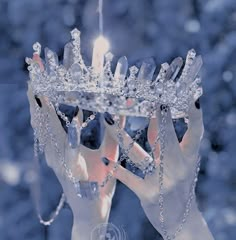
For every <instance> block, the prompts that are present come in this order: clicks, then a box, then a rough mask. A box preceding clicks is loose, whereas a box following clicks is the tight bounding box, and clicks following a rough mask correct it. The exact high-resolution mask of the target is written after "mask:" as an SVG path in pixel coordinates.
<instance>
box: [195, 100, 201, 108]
mask: <svg viewBox="0 0 236 240" xmlns="http://www.w3.org/2000/svg"><path fill="white" fill-rule="evenodd" d="M195 107H196V108H197V109H200V108H201V106H200V98H198V99H197V101H196V102H195Z"/></svg>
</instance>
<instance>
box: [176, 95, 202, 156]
mask: <svg viewBox="0 0 236 240" xmlns="http://www.w3.org/2000/svg"><path fill="white" fill-rule="evenodd" d="M203 132H204V125H203V119H202V110H201V108H200V102H199V99H198V100H197V101H196V103H193V104H192V105H191V107H190V110H189V119H188V129H187V131H186V133H185V135H184V137H183V140H182V142H181V144H180V146H181V149H182V152H183V154H184V156H185V157H186V158H187V159H189V158H190V159H196V158H197V157H198V151H199V147H200V142H201V139H202V136H203Z"/></svg>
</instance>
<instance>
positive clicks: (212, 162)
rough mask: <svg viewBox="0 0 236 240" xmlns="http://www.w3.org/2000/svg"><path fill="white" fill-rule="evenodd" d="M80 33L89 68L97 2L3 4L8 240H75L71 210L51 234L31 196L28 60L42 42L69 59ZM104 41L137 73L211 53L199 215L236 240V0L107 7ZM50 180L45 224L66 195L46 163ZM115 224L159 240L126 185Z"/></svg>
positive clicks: (3, 229)
mask: <svg viewBox="0 0 236 240" xmlns="http://www.w3.org/2000/svg"><path fill="white" fill-rule="evenodd" d="M74 27H78V28H79V29H80V30H81V31H82V52H83V55H84V58H85V61H86V63H87V64H89V63H90V61H91V53H92V43H93V40H94V38H95V37H96V36H97V35H98V14H97V0H87V1H85V0H0V33H1V34H0V109H1V111H0V240H16V239H17V240H42V239H48V240H61V239H63V240H66V239H70V230H71V225H72V214H71V211H70V208H69V207H68V206H66V207H65V208H63V210H62V212H61V214H60V215H59V217H58V218H57V220H56V221H55V223H54V224H53V225H52V226H51V227H50V228H45V227H43V226H41V225H40V224H39V223H38V220H37V217H36V213H35V209H34V205H33V201H32V198H31V195H30V183H31V182H32V179H33V178H34V165H33V135H32V129H31V127H30V115H29V105H28V102H27V96H26V89H27V86H26V81H27V80H28V76H27V72H26V65H25V63H24V58H25V57H26V56H31V55H32V47H31V46H32V44H33V43H34V42H36V41H39V42H41V43H42V45H43V46H48V47H49V48H51V49H52V50H54V51H56V52H58V54H59V56H60V57H61V56H62V53H63V46H64V44H65V43H66V42H67V41H69V39H70V30H72V29H73V28H74ZM104 34H105V35H106V36H107V38H109V40H110V43H111V51H112V52H113V53H114V55H115V56H123V55H126V56H127V57H128V59H129V63H130V64H133V63H136V62H137V61H138V60H139V59H143V58H145V57H150V56H153V57H155V60H156V63H157V64H160V63H162V62H165V61H170V60H171V59H172V58H173V57H175V56H177V55H180V56H182V57H184V56H185V54H186V52H187V50H188V49H190V48H195V49H196V50H197V52H198V53H201V54H202V56H203V60H204V69H203V72H202V76H203V87H204V96H203V97H202V99H201V100H202V101H201V103H202V104H201V105H202V108H203V111H204V123H205V135H204V139H203V141H202V146H201V156H202V168H201V172H200V180H199V184H198V187H197V195H198V200H199V206H200V209H201V210H202V211H203V213H204V216H205V219H206V221H207V222H208V224H209V227H210V229H211V231H212V233H213V235H214V237H215V239H216V240H234V239H236V159H235V156H236V146H235V141H236V2H235V0H135V1H134V0H132V1H131V0H119V1H115V0H104ZM41 175H42V176H43V180H42V181H41V182H42V186H43V191H42V197H41V205H42V211H43V212H44V213H45V215H46V214H48V213H50V211H51V210H52V209H54V208H55V206H56V204H57V202H58V200H59V197H60V193H61V188H60V185H59V184H58V182H57V180H56V178H55V176H54V175H53V173H52V171H51V170H50V169H48V168H47V166H46V164H45V162H44V161H42V163H41ZM110 221H111V222H113V223H114V224H115V225H117V226H122V227H123V228H124V229H125V231H126V232H127V234H128V236H129V239H132V240H133V239H135V240H153V239H160V238H159V237H158V236H157V233H156V231H155V230H154V229H153V227H152V226H151V225H150V223H149V222H148V220H147V219H146V218H145V215H144V213H143V211H142V209H141V206H140V204H139V201H138V200H137V198H136V197H135V196H134V195H133V193H131V192H130V191H129V190H128V189H127V188H126V187H125V186H123V185H122V184H118V186H117V191H116V195H115V198H114V201H113V207H112V212H111V217H110Z"/></svg>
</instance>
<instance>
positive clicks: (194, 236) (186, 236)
mask: <svg viewBox="0 0 236 240" xmlns="http://www.w3.org/2000/svg"><path fill="white" fill-rule="evenodd" d="M199 239H204V240H213V239H214V238H213V236H212V234H211V232H210V230H209V228H208V226H207V223H206V221H205V219H204V218H203V216H202V214H201V212H200V211H199V210H198V208H197V206H194V207H193V208H192V209H191V212H190V214H189V216H188V218H187V219H186V222H185V224H184V225H183V229H182V231H181V232H180V233H179V234H178V235H177V236H176V240H199Z"/></svg>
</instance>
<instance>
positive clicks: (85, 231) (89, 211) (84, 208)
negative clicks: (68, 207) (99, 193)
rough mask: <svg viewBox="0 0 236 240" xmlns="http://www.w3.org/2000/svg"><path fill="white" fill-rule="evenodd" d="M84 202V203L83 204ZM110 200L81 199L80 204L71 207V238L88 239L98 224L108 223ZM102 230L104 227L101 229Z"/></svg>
mask: <svg viewBox="0 0 236 240" xmlns="http://www.w3.org/2000/svg"><path fill="white" fill-rule="evenodd" d="M83 203H85V204H83ZM110 209H111V200H110V199H108V198H106V199H104V198H103V199H98V200H92V201H91V200H86V199H81V202H80V206H79V203H78V206H77V209H73V210H72V211H73V216H74V218H73V228H72V236H71V239H72V240H90V239H91V234H92V232H93V231H94V229H96V228H97V227H98V226H99V225H101V224H106V223H108V219H109V214H110ZM103 230H104V229H103Z"/></svg>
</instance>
